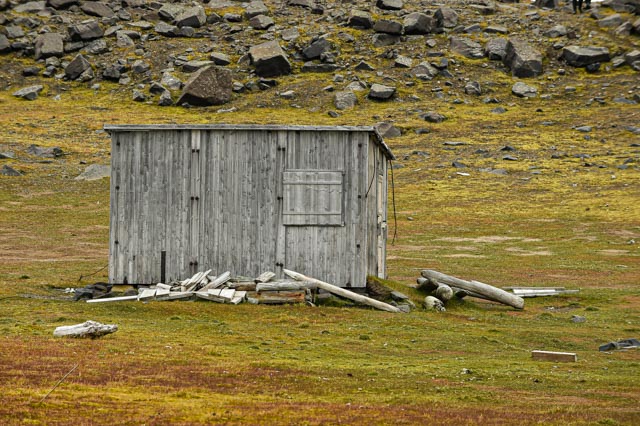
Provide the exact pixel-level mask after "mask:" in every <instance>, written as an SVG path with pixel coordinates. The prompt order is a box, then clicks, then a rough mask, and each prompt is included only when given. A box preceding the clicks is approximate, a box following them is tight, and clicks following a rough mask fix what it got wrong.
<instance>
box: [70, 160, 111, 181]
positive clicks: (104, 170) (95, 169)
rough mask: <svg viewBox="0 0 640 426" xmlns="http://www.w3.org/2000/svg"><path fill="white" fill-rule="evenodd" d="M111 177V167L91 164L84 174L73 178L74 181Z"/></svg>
mask: <svg viewBox="0 0 640 426" xmlns="http://www.w3.org/2000/svg"><path fill="white" fill-rule="evenodd" d="M110 176H111V166H108V165H104V164H91V165H90V166H88V167H87V168H86V169H84V172H82V173H80V174H79V175H78V176H76V177H75V180H98V179H103V178H106V177H110Z"/></svg>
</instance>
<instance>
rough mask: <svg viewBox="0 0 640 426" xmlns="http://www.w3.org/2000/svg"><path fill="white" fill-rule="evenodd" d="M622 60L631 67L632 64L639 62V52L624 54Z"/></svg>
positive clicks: (633, 51)
mask: <svg viewBox="0 0 640 426" xmlns="http://www.w3.org/2000/svg"><path fill="white" fill-rule="evenodd" d="M624 60H625V62H626V63H627V64H629V65H631V64H633V63H634V62H638V61H640V50H638V49H634V50H632V51H630V52H627V53H625V54H624Z"/></svg>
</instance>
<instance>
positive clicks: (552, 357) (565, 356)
mask: <svg viewBox="0 0 640 426" xmlns="http://www.w3.org/2000/svg"><path fill="white" fill-rule="evenodd" d="M531 358H532V359H534V360H536V361H555V362H576V361H578V355H576V354H574V353H573V352H550V351H531Z"/></svg>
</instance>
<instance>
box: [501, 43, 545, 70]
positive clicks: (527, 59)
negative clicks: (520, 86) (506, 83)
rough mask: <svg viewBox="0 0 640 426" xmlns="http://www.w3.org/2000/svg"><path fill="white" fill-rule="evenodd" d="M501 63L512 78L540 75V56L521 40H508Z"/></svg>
mask: <svg viewBox="0 0 640 426" xmlns="http://www.w3.org/2000/svg"><path fill="white" fill-rule="evenodd" d="M502 62H503V63H504V65H505V66H506V67H508V68H509V69H510V70H511V74H512V75H513V76H514V77H521V78H522V77H535V76H538V75H540V74H542V54H541V53H540V52H538V51H537V50H535V49H534V48H533V47H532V46H531V45H529V44H528V43H527V42H525V41H522V40H518V39H509V41H508V42H507V47H506V55H505V57H504V59H503V60H502Z"/></svg>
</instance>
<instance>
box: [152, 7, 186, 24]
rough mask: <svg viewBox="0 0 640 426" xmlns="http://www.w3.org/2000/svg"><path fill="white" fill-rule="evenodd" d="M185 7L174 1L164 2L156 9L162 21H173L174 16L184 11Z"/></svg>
mask: <svg viewBox="0 0 640 426" xmlns="http://www.w3.org/2000/svg"><path fill="white" fill-rule="evenodd" d="M184 10H185V7H184V6H182V5H180V4H176V3H165V4H163V5H162V7H161V8H160V9H158V16H159V17H160V19H162V20H163V21H167V22H175V20H176V18H177V17H178V16H179V15H180V14H181V13H182V12H184Z"/></svg>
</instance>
